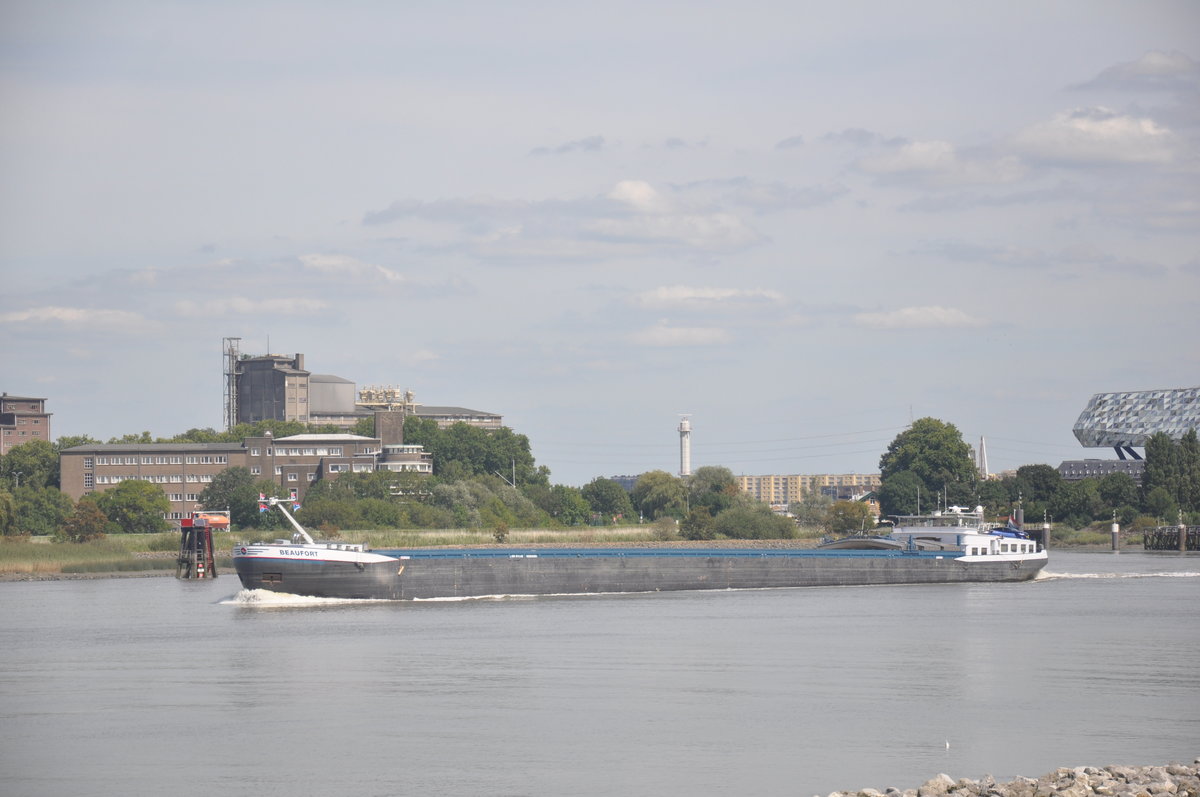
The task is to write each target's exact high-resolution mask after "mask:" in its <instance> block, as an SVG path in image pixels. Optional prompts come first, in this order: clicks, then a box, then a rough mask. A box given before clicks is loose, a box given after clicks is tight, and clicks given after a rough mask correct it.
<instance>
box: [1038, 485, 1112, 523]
mask: <svg viewBox="0 0 1200 797" xmlns="http://www.w3.org/2000/svg"><path fill="white" fill-rule="evenodd" d="M1049 509H1050V512H1051V513H1052V514H1053V515H1054V517H1056V518H1060V519H1061V520H1063V521H1064V522H1065V523H1067V524H1068V525H1071V526H1075V527H1076V528H1082V527H1083V526H1086V525H1088V524H1089V523H1091V522H1092V521H1093V520H1096V519H1098V518H1103V517H1105V516H1106V512H1105V504H1104V501H1102V500H1101V498H1100V491H1099V490H1098V489H1097V482H1096V480H1095V479H1081V480H1079V481H1077V482H1066V483H1064V484H1063V486H1062V487H1061V488H1059V490H1058V492H1056V493H1055V495H1054V498H1053V500H1052V501H1051V502H1050V506H1049ZM1109 511H1111V510H1109Z"/></svg>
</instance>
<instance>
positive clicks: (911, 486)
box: [879, 470, 934, 515]
mask: <svg viewBox="0 0 1200 797" xmlns="http://www.w3.org/2000/svg"><path fill="white" fill-rule="evenodd" d="M933 500H934V498H933V496H932V495H931V494H930V493H929V492H928V488H926V487H925V486H924V483H923V482H922V481H921V479H920V477H918V476H917V474H915V473H913V472H912V471H907V470H903V471H899V472H897V473H893V474H891V475H890V476H889V477H888V478H887V480H886V481H884V482H883V484H882V485H881V486H880V488H879V506H880V509H881V510H882V511H883V513H884V514H885V515H915V514H917V513H919V512H920V510H921V508H922V507H925V508H926V509H929V508H930V506H931V504H932V503H933Z"/></svg>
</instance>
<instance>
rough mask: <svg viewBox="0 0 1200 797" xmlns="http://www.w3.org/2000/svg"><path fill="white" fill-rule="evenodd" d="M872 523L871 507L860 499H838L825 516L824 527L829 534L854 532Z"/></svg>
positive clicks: (870, 526) (872, 525)
mask: <svg viewBox="0 0 1200 797" xmlns="http://www.w3.org/2000/svg"><path fill="white" fill-rule="evenodd" d="M874 525H875V524H874V519H873V518H872V516H871V507H869V506H867V505H866V504H864V503H863V502H862V501H838V502H836V503H835V504H834V505H833V506H831V507H830V508H829V514H828V515H827V516H826V518H825V528H826V529H828V530H829V532H830V533H831V534H856V533H858V532H860V531H863V530H865V529H867V528H873V527H874Z"/></svg>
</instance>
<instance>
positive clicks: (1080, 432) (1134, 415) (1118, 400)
mask: <svg viewBox="0 0 1200 797" xmlns="http://www.w3.org/2000/svg"><path fill="white" fill-rule="evenodd" d="M1189 429H1200V387H1185V388H1177V389H1174V390H1139V391H1135V392H1131V393H1097V394H1096V395H1094V396H1092V399H1091V401H1089V402H1088V404H1087V407H1085V408H1084V410H1083V413H1082V414H1081V415H1080V416H1079V420H1077V421H1075V426H1074V427H1073V428H1072V431H1073V432H1074V433H1075V437H1076V439H1078V440H1079V442H1080V443H1081V444H1082V445H1084V446H1085V447H1087V448H1106V447H1113V448H1118V447H1126V446H1139V447H1141V446H1145V445H1146V439H1147V438H1149V437H1150V436H1151V435H1153V434H1155V433H1156V432H1165V433H1166V434H1167V435H1168V436H1170V437H1171V438H1172V439H1174V440H1178V439H1180V438H1181V437H1183V436H1184V435H1185V434H1187V432H1188V430H1189Z"/></svg>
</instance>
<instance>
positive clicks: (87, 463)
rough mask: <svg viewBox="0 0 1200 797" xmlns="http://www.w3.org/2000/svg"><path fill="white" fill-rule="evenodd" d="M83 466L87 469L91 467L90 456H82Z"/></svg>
mask: <svg viewBox="0 0 1200 797" xmlns="http://www.w3.org/2000/svg"><path fill="white" fill-rule="evenodd" d="M83 467H84V468H85V469H87V470H91V469H92V458H91V457H84V458H83Z"/></svg>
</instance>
